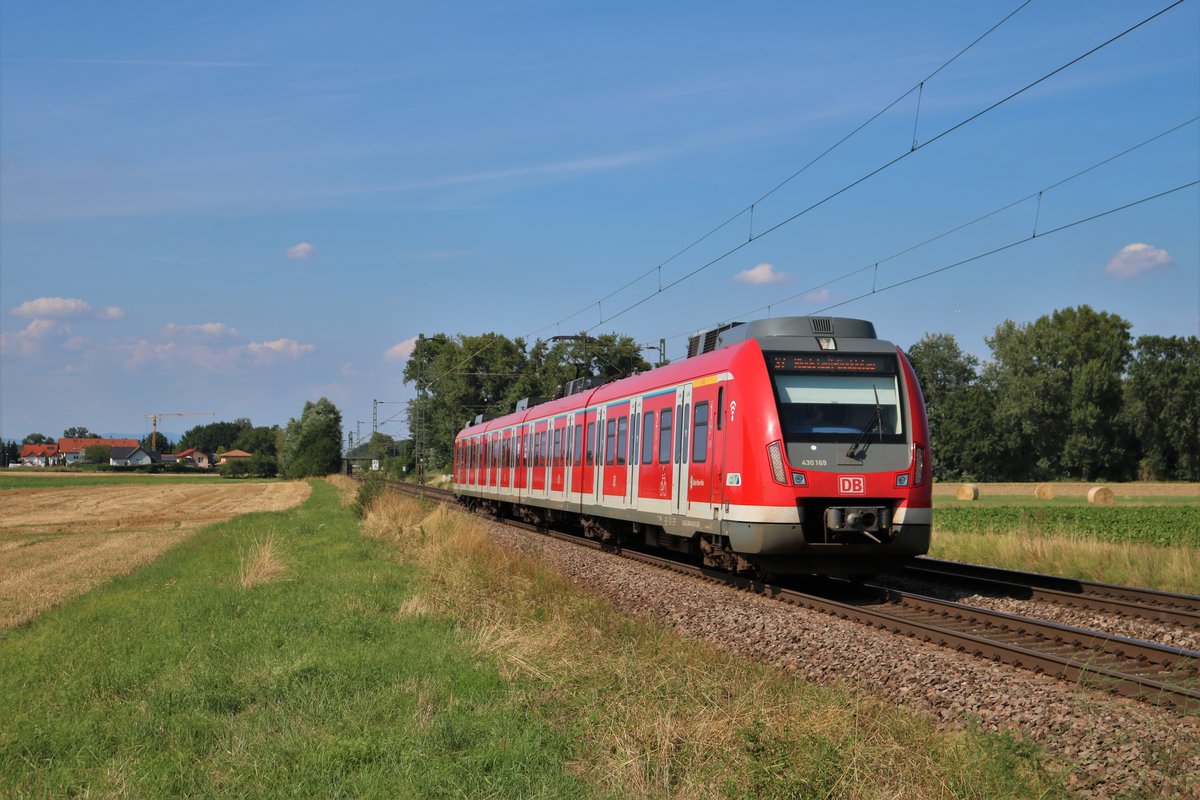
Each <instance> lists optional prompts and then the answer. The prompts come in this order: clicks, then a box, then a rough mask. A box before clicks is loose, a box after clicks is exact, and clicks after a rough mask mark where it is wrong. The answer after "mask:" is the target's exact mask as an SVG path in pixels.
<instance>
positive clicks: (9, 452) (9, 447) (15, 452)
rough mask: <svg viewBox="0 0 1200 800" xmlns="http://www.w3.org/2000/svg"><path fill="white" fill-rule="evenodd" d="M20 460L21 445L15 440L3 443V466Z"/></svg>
mask: <svg viewBox="0 0 1200 800" xmlns="http://www.w3.org/2000/svg"><path fill="white" fill-rule="evenodd" d="M20 460H21V446H20V445H19V444H17V443H16V441H15V440H12V441H9V442H7V443H5V445H4V466H6V467H7V466H8V465H9V464H16V463H18V462H19V461H20Z"/></svg>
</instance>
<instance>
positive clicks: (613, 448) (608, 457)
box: [604, 419, 617, 466]
mask: <svg viewBox="0 0 1200 800" xmlns="http://www.w3.org/2000/svg"><path fill="white" fill-rule="evenodd" d="M605 427H606V430H607V434H606V435H605V437H604V465H605V466H612V464H613V461H614V459H615V457H616V455H617V421H616V420H615V419H610V420H609V421H608V423H607V425H606V426H605Z"/></svg>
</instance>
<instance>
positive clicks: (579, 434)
mask: <svg viewBox="0 0 1200 800" xmlns="http://www.w3.org/2000/svg"><path fill="white" fill-rule="evenodd" d="M574 461H575V466H577V467H578V466H579V465H580V464H582V463H583V426H582V425H576V426H575V454H574Z"/></svg>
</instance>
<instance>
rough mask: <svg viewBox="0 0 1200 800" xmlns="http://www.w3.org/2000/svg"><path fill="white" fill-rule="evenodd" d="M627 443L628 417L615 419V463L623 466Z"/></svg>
mask: <svg viewBox="0 0 1200 800" xmlns="http://www.w3.org/2000/svg"><path fill="white" fill-rule="evenodd" d="M628 445H629V417H620V418H618V419H617V465H618V466H622V467H623V466H625V462H626V460H627V459H626V453H627V452H628Z"/></svg>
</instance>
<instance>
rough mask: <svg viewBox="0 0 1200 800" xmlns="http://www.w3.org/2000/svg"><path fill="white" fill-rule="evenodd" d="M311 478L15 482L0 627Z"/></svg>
mask: <svg viewBox="0 0 1200 800" xmlns="http://www.w3.org/2000/svg"><path fill="white" fill-rule="evenodd" d="M309 492H310V488H309V486H308V484H307V483H303V482H289V483H221V484H216V485H212V486H208V485H201V486H197V485H191V484H172V485H165V486H147V485H144V484H141V485H122V486H76V487H64V488H61V489H13V490H9V491H7V492H5V493H4V514H3V517H2V518H0V629H4V628H12V627H15V626H17V625H21V624H24V623H26V622H28V621H30V620H32V619H33V618H34V617H36V616H37V615H38V614H40V613H41V612H43V611H45V610H46V609H48V608H51V607H53V606H56V605H58V604H60V603H62V602H63V601H65V600H67V599H68V598H71V597H74V596H76V595H79V594H82V593H83V592H86V591H88V590H89V589H92V588H95V587H96V586H99V585H101V584H102V583H105V582H107V581H108V580H109V579H111V578H112V577H114V576H116V575H121V574H125V573H128V572H132V571H133V570H135V569H137V568H138V567H140V566H142V565H144V564H147V563H149V562H151V561H153V560H154V559H155V558H157V557H158V556H159V555H161V554H162V553H163V552H164V551H165V550H166V549H167V548H169V547H171V546H172V545H174V544H176V543H177V542H179V541H181V540H183V539H184V538H185V537H186V536H188V535H189V534H190V533H192V532H193V531H195V530H197V529H198V528H200V527H203V526H205V525H209V524H211V523H213V522H219V521H221V520H226V519H229V518H231V517H235V516H238V515H240V514H247V513H250V512H253V511H281V510H283V509H286V508H291V507H292V506H294V505H297V504H299V503H302V502H303V501H304V500H305V499H307V498H308V495H309Z"/></svg>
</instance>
